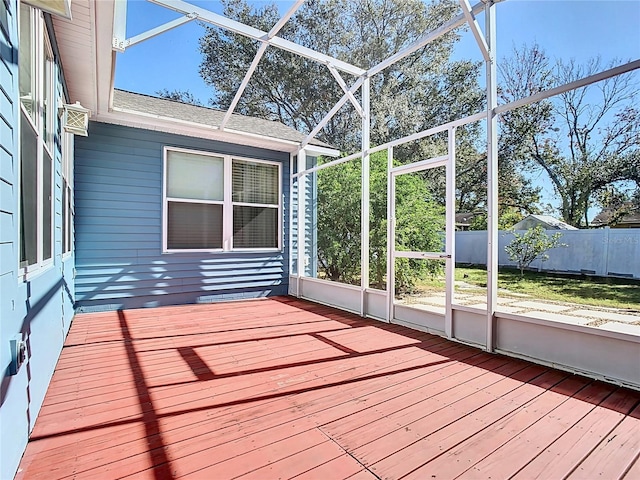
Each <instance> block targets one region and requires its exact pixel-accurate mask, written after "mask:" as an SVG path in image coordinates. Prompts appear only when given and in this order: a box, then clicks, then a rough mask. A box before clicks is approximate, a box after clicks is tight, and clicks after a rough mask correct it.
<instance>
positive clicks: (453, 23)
mask: <svg viewBox="0 0 640 480" xmlns="http://www.w3.org/2000/svg"><path fill="white" fill-rule="evenodd" d="M501 1H503V0H494V1H492V2H490V3H491V4H494V3H498V2H501ZM488 2H489V0H487V1H486V2H485V1H484V0H483V1H481V2H479V3H477V4H476V5H474V7H473V8H472V9H471V11H472V12H473V14H474V15H475V14H476V13H479V12H481V11H483V10H484V6H485V3H488ZM466 21H467V19H466V18H465V16H464V14H460V15H458V16H457V17H455V18H453V19H451V20H449V21H448V22H447V23H445V24H444V25H442V26H441V27H438V28H436V29H435V30H433V31H431V32H429V33H427V34H425V35H423V36H422V37H420V38H419V39H417V40H416V41H414V42H413V43H412V44H410V45H407V46H406V47H405V48H403V49H402V50H400V51H398V52H397V53H395V54H394V55H391V56H390V57H389V58H387V59H386V60H383V61H382V62H380V63H379V64H377V65H374V66H373V67H371V68H370V69H369V70H368V71H367V75H368V76H370V77H371V76H373V75H375V74H376V73H380V72H381V71H382V70H384V69H385V68H387V67H389V66H391V65H393V64H394V63H396V62H399V61H400V60H402V59H403V58H405V57H408V56H409V55H411V54H412V53H414V52H416V51H418V50H420V49H421V48H422V47H424V46H425V45H426V44H427V43H429V42H433V41H434V40H436V39H438V38H440V37H442V36H443V35H446V34H447V33H449V32H450V31H452V30H455V29H456V28H458V27H461V26H462V25H464V23H465V22H466Z"/></svg>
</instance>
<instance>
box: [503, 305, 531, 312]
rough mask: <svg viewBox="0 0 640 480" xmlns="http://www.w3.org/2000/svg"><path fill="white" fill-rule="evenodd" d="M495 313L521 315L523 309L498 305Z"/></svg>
mask: <svg viewBox="0 0 640 480" xmlns="http://www.w3.org/2000/svg"><path fill="white" fill-rule="evenodd" d="M496 311H498V312H504V313H522V312H523V311H524V309H523V308H522V307H515V306H513V305H498V306H497V307H496Z"/></svg>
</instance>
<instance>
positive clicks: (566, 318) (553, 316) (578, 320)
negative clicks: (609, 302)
mask: <svg viewBox="0 0 640 480" xmlns="http://www.w3.org/2000/svg"><path fill="white" fill-rule="evenodd" d="M526 315H527V317H533V318H540V319H542V320H549V321H551V322H560V323H569V324H571V325H586V324H587V323H589V322H591V321H592V319H590V318H584V317H574V316H570V315H561V314H559V313H553V312H541V311H535V310H534V311H532V312H527V313H526Z"/></svg>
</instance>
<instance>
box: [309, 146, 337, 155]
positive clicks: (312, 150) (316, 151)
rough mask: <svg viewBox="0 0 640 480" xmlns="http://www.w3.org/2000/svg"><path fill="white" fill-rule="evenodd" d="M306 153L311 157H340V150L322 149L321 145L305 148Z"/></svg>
mask: <svg viewBox="0 0 640 480" xmlns="http://www.w3.org/2000/svg"><path fill="white" fill-rule="evenodd" d="M304 151H305V152H306V154H307V155H308V156H310V157H333V158H336V157H339V156H340V150H336V149H335V148H329V147H321V146H319V145H307V146H306V147H304Z"/></svg>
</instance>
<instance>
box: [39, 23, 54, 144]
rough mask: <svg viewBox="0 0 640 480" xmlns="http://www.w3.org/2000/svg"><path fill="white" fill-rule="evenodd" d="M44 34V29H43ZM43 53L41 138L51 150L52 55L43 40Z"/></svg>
mask: <svg viewBox="0 0 640 480" xmlns="http://www.w3.org/2000/svg"><path fill="white" fill-rule="evenodd" d="M45 36H46V30H45ZM44 44H45V55H44V56H43V62H42V68H43V71H44V75H43V82H44V85H43V86H42V135H43V140H44V142H45V143H46V144H47V146H48V147H49V150H50V151H53V118H52V113H53V104H52V103H53V98H52V96H51V92H52V90H53V63H52V61H53V56H52V54H51V51H50V50H49V47H48V43H47V41H46V40H45V42H44Z"/></svg>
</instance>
